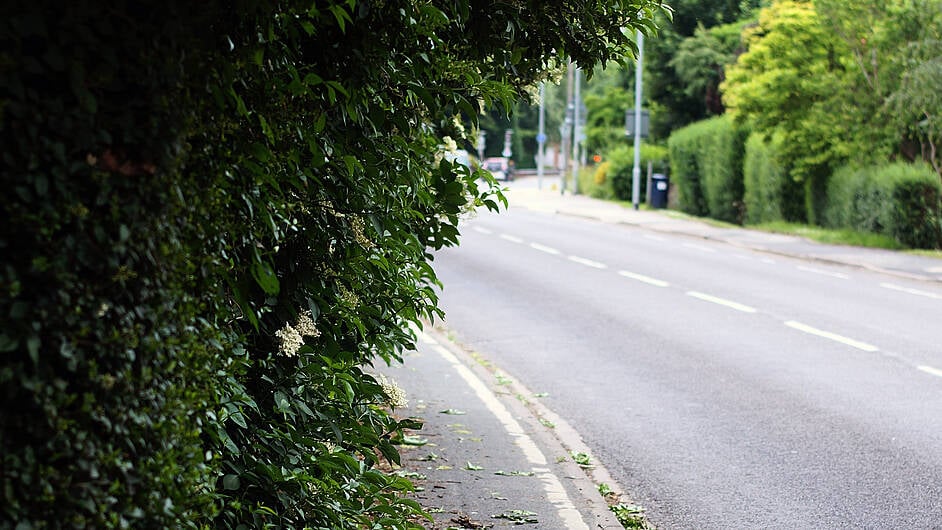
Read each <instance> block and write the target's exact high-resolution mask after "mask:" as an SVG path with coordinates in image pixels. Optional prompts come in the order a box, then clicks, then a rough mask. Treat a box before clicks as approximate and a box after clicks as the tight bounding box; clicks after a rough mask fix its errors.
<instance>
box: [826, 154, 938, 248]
mask: <svg viewBox="0 0 942 530" xmlns="http://www.w3.org/2000/svg"><path fill="white" fill-rule="evenodd" d="M940 193H942V185H940V184H939V179H938V176H937V175H936V174H935V172H934V171H933V170H932V169H931V168H930V167H929V166H928V165H922V164H916V165H913V164H907V163H895V164H890V165H886V166H882V167H863V168H857V167H846V168H843V169H841V170H839V171H838V172H837V173H835V174H834V175H833V176H832V177H831V179H830V182H829V184H828V192H827V206H826V208H825V210H824V221H825V223H826V225H827V226H830V227H834V228H853V229H855V230H859V231H863V232H873V233H877V234H886V235H889V236H891V237H893V238H894V239H896V240H897V241H899V242H900V243H902V244H903V245H906V246H910V247H915V248H938V247H939V245H940V243H942V239H940Z"/></svg>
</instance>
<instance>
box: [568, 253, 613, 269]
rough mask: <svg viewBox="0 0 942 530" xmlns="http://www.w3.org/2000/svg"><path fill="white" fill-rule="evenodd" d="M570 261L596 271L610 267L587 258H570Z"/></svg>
mask: <svg viewBox="0 0 942 530" xmlns="http://www.w3.org/2000/svg"><path fill="white" fill-rule="evenodd" d="M569 261H574V262H576V263H578V264H580V265H585V266H586V267H592V268H594V269H607V268H608V265H606V264H604V263H599V262H598V261H592V260H590V259H586V258H580V257H579V256H569Z"/></svg>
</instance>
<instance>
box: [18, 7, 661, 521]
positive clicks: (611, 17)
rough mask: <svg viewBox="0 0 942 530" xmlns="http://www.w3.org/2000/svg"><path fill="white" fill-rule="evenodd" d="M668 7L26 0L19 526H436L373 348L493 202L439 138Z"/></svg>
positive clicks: (398, 334) (424, 292)
mask: <svg viewBox="0 0 942 530" xmlns="http://www.w3.org/2000/svg"><path fill="white" fill-rule="evenodd" d="M651 7H652V6H651V5H649V4H648V3H647V2H642V1H637V2H633V1H627V0H626V1H622V2H607V3H605V4H604V5H601V4H600V5H594V6H593V7H591V8H587V7H584V6H582V4H581V3H576V2H573V3H564V5H563V7H562V8H560V7H559V6H556V5H548V4H545V3H543V2H539V1H536V0H534V1H531V2H525V3H524V4H523V5H519V3H518V4H514V5H513V6H511V5H504V4H499V5H490V6H488V8H487V9H474V8H473V6H472V5H471V3H470V2H468V1H458V2H441V3H438V4H433V3H426V2H411V1H407V0H402V1H398V2H384V3H378V2H357V1H355V0H350V1H344V2H316V3H303V2H279V3H275V2H269V1H264V0H245V1H241V2H237V3H235V4H233V3H231V2H215V1H212V0H207V1H201V2H176V1H174V0H170V1H164V2H160V3H156V2H148V1H144V2H120V1H119V2H109V3H101V4H99V3H97V2H93V1H81V0H80V1H77V2H66V3H63V2H53V1H51V0H48V1H47V0H34V1H32V2H22V1H13V2H7V3H5V4H4V6H3V8H2V9H0V140H2V144H0V145H2V147H0V149H2V157H3V165H2V166H0V181H2V183H3V185H4V189H5V191H6V194H5V197H4V200H3V201H2V203H0V205H2V206H0V208H2V211H0V215H2V218H3V220H4V222H3V223H2V224H0V256H2V262H0V292H2V296H0V352H2V359H0V397H2V398H3V400H4V413H3V415H2V417H0V454H2V458H3V465H2V468H0V473H2V475H0V481H2V491H0V495H2V501H0V528H3V529H6V528H30V527H48V528H70V527H75V528H113V527H131V526H133V527H141V528H181V527H201V528H206V527H214V528H216V527H218V528H246V527H272V528H300V527H310V528H330V529H342V528H366V527H372V528H413V527H415V526H416V525H415V523H414V522H410V521H414V520H415V519H414V517H415V516H416V515H418V514H419V513H420V510H419V508H418V506H417V505H416V504H415V503H413V502H411V501H408V500H404V499H403V498H402V493H403V492H404V491H406V490H408V489H409V488H410V487H411V486H410V484H409V483H408V481H405V480H404V479H401V478H397V477H390V476H386V475H384V474H382V473H380V472H378V471H377V467H376V464H377V463H378V462H379V460H380V459H381V458H384V459H388V460H391V461H395V460H396V459H397V458H398V454H397V452H396V450H395V448H394V447H393V446H392V444H391V438H392V437H393V436H395V435H396V433H397V431H400V430H401V428H403V427H406V426H410V427H412V426H414V424H413V423H412V422H408V421H406V422H400V421H397V420H396V418H394V417H393V416H391V415H390V414H389V413H388V412H387V410H388V409H387V403H386V401H387V400H388V398H389V397H390V394H391V392H390V391H389V390H388V389H387V388H385V387H384V386H383V385H381V384H379V383H378V382H377V381H376V380H375V379H374V378H373V376H371V375H370V373H369V365H370V364H371V363H372V362H374V361H387V362H389V361H392V360H395V359H397V358H398V357H399V355H400V353H401V351H402V350H403V349H404V348H408V347H409V346H410V344H411V342H412V333H411V331H409V328H408V324H409V323H416V322H419V321H420V319H422V318H431V317H433V316H435V315H437V314H438V311H437V309H436V307H435V302H436V298H435V293H434V290H433V286H434V285H435V284H436V282H437V280H436V278H435V275H434V272H433V270H432V268H431V267H430V264H429V261H430V259H431V255H430V251H431V250H433V249H438V248H441V247H443V246H448V245H454V244H456V243H457V238H458V228H457V224H458V218H459V215H460V214H461V213H462V212H463V211H465V210H467V209H468V208H471V207H475V206H485V205H486V206H488V207H490V208H492V209H496V208H497V204H496V202H495V197H493V195H492V194H490V193H489V192H487V191H484V190H478V189H477V185H476V181H477V179H478V177H481V176H482V175H479V174H472V173H470V172H469V171H468V170H467V169H465V168H463V167H458V166H453V165H452V164H450V163H448V162H442V163H438V159H439V158H440V156H441V153H440V145H441V143H442V141H443V137H444V136H451V137H452V138H456V139H460V138H461V137H462V132H461V128H460V122H461V121H462V118H464V119H466V120H471V121H473V120H474V119H475V117H476V116H477V114H478V110H479V107H478V105H479V102H483V103H485V104H486V105H492V104H495V103H500V104H503V105H505V106H508V107H509V105H510V104H511V102H512V100H513V98H514V97H516V96H518V95H520V94H521V93H522V91H523V89H524V87H525V86H526V85H528V84H531V83H532V82H534V81H535V80H538V79H540V78H541V77H542V76H543V75H545V69H546V67H547V66H548V62H547V61H548V58H553V57H555V58H556V59H557V60H558V59H559V57H561V56H562V54H564V53H567V52H568V53H570V54H572V55H573V56H574V57H575V59H576V60H577V61H579V62H580V63H582V64H584V65H589V66H591V65H594V64H596V62H598V61H602V62H604V61H606V60H611V59H613V58H616V57H620V54H622V53H624V52H626V51H628V50H630V49H631V44H630V42H628V40H627V39H626V38H625V37H624V36H622V33H621V28H622V27H625V26H628V27H634V26H635V25H645V24H647V22H646V20H639V19H638V13H639V12H642V13H645V16H647V17H649V16H650V13H649V12H647V11H646V10H647V9H649V8H651ZM561 15H564V16H563V17H562V18H560V16H561ZM561 20H562V21H564V22H560V21H561ZM571 20H579V21H580V23H579V24H578V25H576V24H570V23H568V22H566V21H571ZM533 28H537V29H533Z"/></svg>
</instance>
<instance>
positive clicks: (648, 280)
mask: <svg viewBox="0 0 942 530" xmlns="http://www.w3.org/2000/svg"><path fill="white" fill-rule="evenodd" d="M618 274H621V275H622V276H624V277H625V278H631V279H632V280H638V281H639V282H644V283H648V284H651V285H656V286H657V287H667V286H669V285H670V284H669V283H667V282H665V281H664V280H658V279H656V278H651V277H650V276H645V275H643V274H637V273H634V272H629V271H618Z"/></svg>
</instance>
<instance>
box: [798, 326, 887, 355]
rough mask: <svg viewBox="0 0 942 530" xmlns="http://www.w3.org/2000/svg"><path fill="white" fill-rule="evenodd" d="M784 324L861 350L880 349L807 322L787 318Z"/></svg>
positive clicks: (871, 350) (873, 350) (872, 350)
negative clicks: (814, 326)
mask: <svg viewBox="0 0 942 530" xmlns="http://www.w3.org/2000/svg"><path fill="white" fill-rule="evenodd" d="M785 325H786V326H788V327H790V328H792V329H797V330H798V331H803V332H805V333H808V334H810V335H816V336H818V337H823V338H825V339H830V340H833V341H835V342H840V343H841V344H846V345H848V346H853V347H854V348H857V349H858V350H863V351H867V352H875V351H880V348H877V347H876V346H874V345H872V344H867V343H866V342H860V341H859V340H854V339H850V338H847V337H844V336H843V335H838V334H836V333H831V332H830V331H824V330H820V329H818V328H813V327H811V326H809V325H807V324H802V323H801V322H795V321H794V320H789V321H788V322H785Z"/></svg>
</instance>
